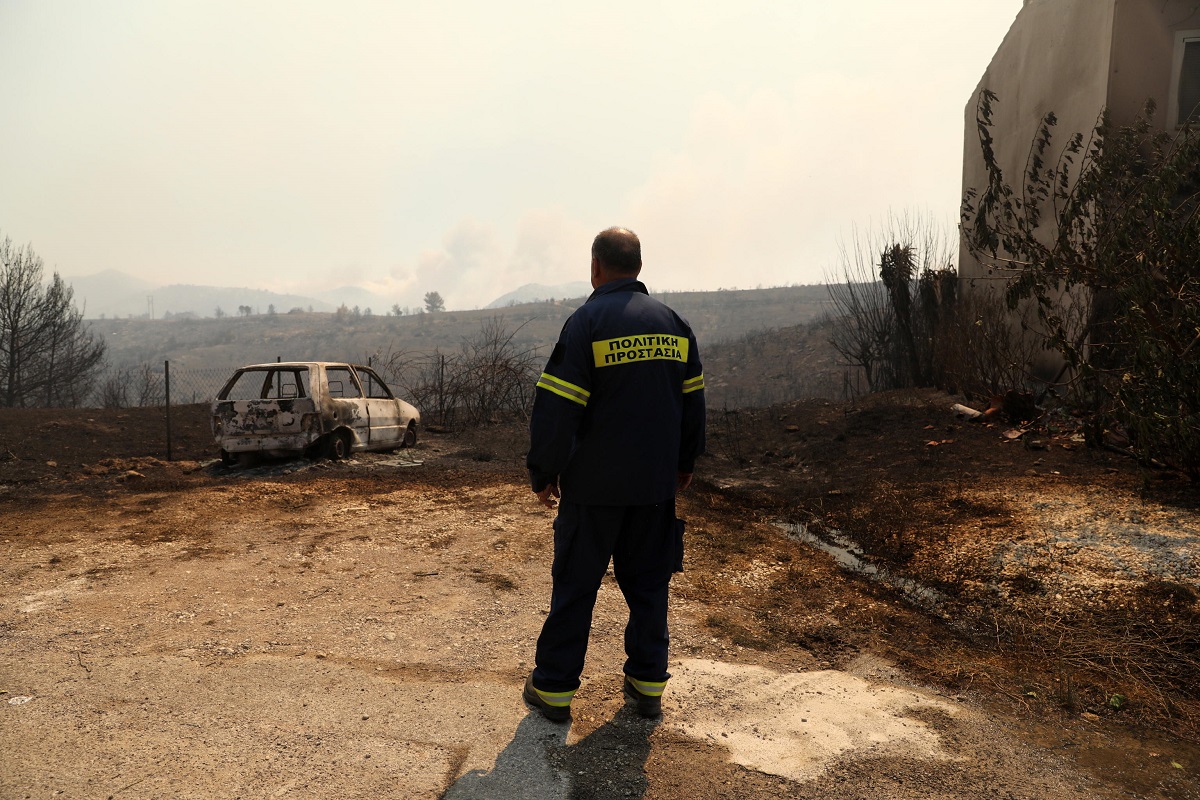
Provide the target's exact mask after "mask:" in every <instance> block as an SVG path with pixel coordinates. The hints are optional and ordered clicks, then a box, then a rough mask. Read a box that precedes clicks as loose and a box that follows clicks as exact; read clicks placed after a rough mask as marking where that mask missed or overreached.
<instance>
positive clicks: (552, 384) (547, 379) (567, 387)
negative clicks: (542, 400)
mask: <svg viewBox="0 0 1200 800" xmlns="http://www.w3.org/2000/svg"><path fill="white" fill-rule="evenodd" d="M537 385H538V388H539V389H545V390H546V391H548V392H554V393H555V394H556V395H558V396H559V397H565V398H567V399H568V400H570V401H572V402H575V403H579V405H581V406H586V405H587V404H588V398H589V397H591V396H592V393H591V392H589V391H588V390H587V389H584V388H583V387H581V386H576V385H575V384H573V383H567V382H566V381H564V380H562V379H561V378H556V377H554V376H553V375H551V374H549V373H546V372H543V373H542V376H541V377H540V378H538V382H537Z"/></svg>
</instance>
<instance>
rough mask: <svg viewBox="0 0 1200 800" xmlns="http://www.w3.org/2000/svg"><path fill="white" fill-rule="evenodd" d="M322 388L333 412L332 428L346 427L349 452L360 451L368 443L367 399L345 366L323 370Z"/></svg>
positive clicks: (369, 433)
mask: <svg viewBox="0 0 1200 800" xmlns="http://www.w3.org/2000/svg"><path fill="white" fill-rule="evenodd" d="M325 388H326V390H327V392H328V403H329V405H330V407H331V408H332V409H333V412H334V414H333V416H334V421H335V426H338V427H340V426H345V427H348V428H349V429H350V430H351V431H352V432H353V434H354V442H353V443H352V444H351V448H352V449H355V450H361V449H363V448H364V447H369V446H370V443H371V415H370V412H369V410H368V408H367V403H368V401H367V399H366V398H365V397H364V396H363V391H362V387H361V386H360V385H359V383H358V375H357V374H355V372H354V370H353V369H352V368H351V367H350V365H349V364H330V365H328V366H326V367H325Z"/></svg>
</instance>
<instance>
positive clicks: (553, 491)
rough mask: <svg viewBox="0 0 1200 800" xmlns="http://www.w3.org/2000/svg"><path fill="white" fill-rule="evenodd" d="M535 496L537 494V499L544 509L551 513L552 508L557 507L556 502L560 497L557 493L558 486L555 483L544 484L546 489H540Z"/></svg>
mask: <svg viewBox="0 0 1200 800" xmlns="http://www.w3.org/2000/svg"><path fill="white" fill-rule="evenodd" d="M536 494H537V499H538V500H540V501H541V503H542V505H544V506H545V507H546V508H548V509H550V510H551V511H553V510H554V507H555V506H557V505H558V502H557V501H558V498H559V496H560V495H559V493H558V484H557V483H548V484H546V488H545V489H542V490H541V491H540V492H537V493H536Z"/></svg>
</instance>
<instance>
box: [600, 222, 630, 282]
mask: <svg viewBox="0 0 1200 800" xmlns="http://www.w3.org/2000/svg"><path fill="white" fill-rule="evenodd" d="M592 257H593V258H595V259H596V260H597V261H599V262H600V263H601V264H603V265H604V266H605V267H607V268H608V269H609V270H611V271H612V272H615V273H617V274H618V275H636V274H637V273H638V272H639V271H640V270H641V269H642V243H641V240H639V239H638V237H637V234H636V233H634V232H633V231H631V230H629V229H628V228H609V229H608V230H603V231H600V233H598V234H596V238H595V239H594V240H593V241H592Z"/></svg>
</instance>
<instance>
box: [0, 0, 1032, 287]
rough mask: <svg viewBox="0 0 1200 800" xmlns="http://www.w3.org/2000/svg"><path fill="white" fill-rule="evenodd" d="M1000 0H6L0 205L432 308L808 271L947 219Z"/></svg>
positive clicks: (57, 235)
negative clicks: (618, 246) (433, 296)
mask: <svg viewBox="0 0 1200 800" xmlns="http://www.w3.org/2000/svg"><path fill="white" fill-rule="evenodd" d="M1020 6H1021V0H914V2H907V3H900V2H895V0H886V1H885V0H858V1H857V2H853V3H839V2H832V1H831V0H820V1H819V2H818V0H775V1H771V0H740V1H739V2H721V3H716V2H707V0H700V1H699V2H697V0H690V1H689V2H684V1H683V0H678V1H676V0H660V1H659V2H655V1H654V0H639V1H638V2H627V1H626V0H608V2H605V3H591V4H583V3H575V2H570V0H566V1H565V2H564V0H553V2H551V1H550V0H546V1H545V2H542V1H541V0H507V2H495V0H488V1H487V2H483V1H479V2H476V1H475V0H463V1H461V2H455V0H443V2H437V3H434V2H413V1H410V0H396V1H395V2H364V1H358V2H342V3H333V2H328V1H327V2H308V1H306V0H288V1H287V2H282V1H281V2H268V1H267V0H187V1H185V0H140V1H139V0H105V2H96V1H95V0H78V1H76V2H68V1H66V0H0V234H4V235H8V236H10V237H12V239H13V240H14V241H16V242H19V243H25V242H29V243H31V244H32V245H33V247H34V249H35V250H36V251H37V252H38V253H39V254H40V255H41V256H42V257H43V258H44V259H45V261H46V263H47V265H48V267H50V268H56V269H58V270H59V271H60V272H61V273H63V274H64V275H66V276H76V275H88V274H92V273H96V272H99V271H101V270H105V269H118V270H121V271H123V272H126V273H129V274H131V275H135V276H138V277H142V278H145V279H148V280H151V281H155V282H162V283H196V284H207V285H223V286H245V287H251V288H263V289H272V290H277V291H290V292H301V293H303V292H311V291H314V290H316V289H321V288H333V287H337V286H342V285H347V284H358V285H362V286H365V287H368V288H371V289H375V290H377V291H385V292H387V293H389V295H390V296H393V297H395V298H396V301H397V302H399V303H400V304H401V305H408V304H418V303H419V298H420V297H421V295H422V294H424V292H426V291H429V290H437V291H439V292H441V294H442V295H443V296H444V297H445V298H446V300H447V305H448V306H449V307H450V308H470V307H475V306H478V305H482V304H484V303H486V302H488V301H490V300H492V299H494V298H495V297H496V296H498V295H500V294H502V293H504V292H505V291H508V290H510V289H512V288H515V287H516V286H518V285H520V284H523V283H529V282H540V283H563V282H566V281H570V280H585V279H586V278H587V267H588V248H589V247H590V243H591V238H592V236H593V235H594V234H595V233H596V231H598V230H600V229H601V228H604V227H607V226H609V225H625V226H628V227H631V228H633V229H634V230H636V231H637V232H638V233H639V235H640V236H641V237H642V241H643V254H644V258H645V262H646V267H645V271H644V273H643V279H644V280H645V281H646V282H647V283H648V284H649V285H650V286H651V288H652V289H689V288H696V289H711V288H718V287H732V286H737V287H740V288H749V287H754V286H757V285H760V284H761V285H764V286H772V285H786V284H791V283H814V282H819V281H820V280H822V278H823V277H824V276H825V275H826V274H828V273H829V272H830V270H831V268H832V267H833V266H834V264H835V261H836V258H837V250H838V240H839V238H846V237H847V236H848V234H849V231H850V228H851V226H852V225H858V226H860V227H863V226H870V225H871V224H872V222H873V221H875V220H878V219H880V218H881V217H884V216H886V215H887V213H888V211H889V209H891V210H895V211H903V210H906V209H916V210H925V211H928V212H929V213H930V214H932V215H933V216H934V217H936V218H938V219H941V220H944V221H946V222H953V221H954V220H955V219H956V217H957V210H958V201H959V193H960V182H961V161H962V147H963V145H962V142H963V109H964V107H965V106H966V104H967V101H968V99H969V98H970V95H971V93H972V90H973V89H974V88H975V85H976V83H977V82H978V80H979V78H980V76H981V75H982V73H983V70H984V69H985V67H986V66H987V63H988V61H989V60H990V59H991V56H992V54H993V53H994V52H995V50H996V47H997V46H998V45H999V43H1000V41H1001V39H1002V38H1003V36H1004V34H1005V32H1006V31H1007V30H1008V26H1009V25H1010V24H1011V22H1012V20H1013V19H1014V17H1015V16H1016V14H1017V11H1018V10H1019V9H1020Z"/></svg>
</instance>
